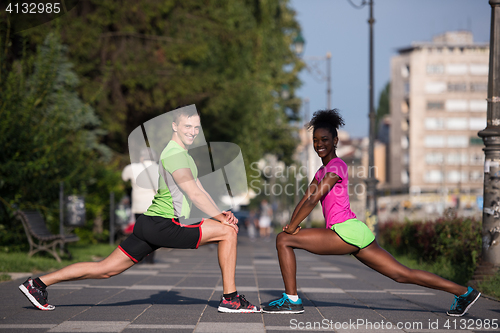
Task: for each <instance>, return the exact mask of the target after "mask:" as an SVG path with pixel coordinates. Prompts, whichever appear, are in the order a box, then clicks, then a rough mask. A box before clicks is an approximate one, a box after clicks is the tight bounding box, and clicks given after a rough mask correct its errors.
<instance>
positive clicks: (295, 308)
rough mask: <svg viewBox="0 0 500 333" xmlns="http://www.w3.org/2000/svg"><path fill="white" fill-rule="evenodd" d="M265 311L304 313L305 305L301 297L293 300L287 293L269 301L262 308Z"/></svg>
mask: <svg viewBox="0 0 500 333" xmlns="http://www.w3.org/2000/svg"><path fill="white" fill-rule="evenodd" d="M262 312H264V313H303V312H304V306H303V305H302V300H301V299H300V298H299V299H298V300H297V301H296V302H294V301H292V300H291V299H290V298H289V297H288V296H287V295H286V294H285V293H283V297H281V298H280V299H277V300H274V301H271V302H269V304H267V305H266V306H264V307H263V308H262Z"/></svg>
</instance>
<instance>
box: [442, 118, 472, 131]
mask: <svg viewBox="0 0 500 333" xmlns="http://www.w3.org/2000/svg"><path fill="white" fill-rule="evenodd" d="M468 125H469V124H468V122H467V118H448V119H446V128H447V129H450V130H464V129H467V127H468Z"/></svg>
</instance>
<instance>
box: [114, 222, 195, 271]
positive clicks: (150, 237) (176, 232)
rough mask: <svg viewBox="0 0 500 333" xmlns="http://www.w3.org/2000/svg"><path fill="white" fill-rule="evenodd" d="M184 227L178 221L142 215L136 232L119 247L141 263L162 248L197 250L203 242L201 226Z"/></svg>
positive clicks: (190, 225)
mask: <svg viewBox="0 0 500 333" xmlns="http://www.w3.org/2000/svg"><path fill="white" fill-rule="evenodd" d="M203 222H204V220H203V219H202V220H201V221H200V222H198V223H194V224H189V225H183V224H181V223H179V220H178V219H167V218H164V217H161V216H148V215H141V216H139V218H138V219H137V221H136V222H135V226H134V232H133V233H132V234H131V235H130V236H129V237H128V238H127V239H125V240H124V241H123V242H122V243H121V244H120V245H119V246H118V247H119V248H120V250H122V251H123V253H125V254H126V255H127V256H128V257H129V258H130V259H132V260H133V261H134V262H139V261H141V260H142V259H144V257H146V256H147V255H148V254H150V253H151V252H153V251H155V250H156V249H158V248H160V247H169V248H175V249H197V248H198V246H199V245H200V241H201V225H202V224H203Z"/></svg>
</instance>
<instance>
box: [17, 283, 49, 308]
mask: <svg viewBox="0 0 500 333" xmlns="http://www.w3.org/2000/svg"><path fill="white" fill-rule="evenodd" d="M19 290H21V292H22V293H23V294H24V296H26V297H27V298H28V299H29V300H30V301H31V303H33V305H34V306H36V307H37V308H39V309H40V310H44V311H51V310H54V309H55V308H56V307H55V306H53V305H50V304H49V302H48V300H47V296H48V293H47V290H45V289H42V288H38V287H37V286H35V284H34V283H33V279H32V278H28V279H27V280H26V281H24V283H23V284H21V285H20V286H19Z"/></svg>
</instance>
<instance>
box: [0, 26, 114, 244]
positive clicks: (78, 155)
mask: <svg viewBox="0 0 500 333" xmlns="http://www.w3.org/2000/svg"><path fill="white" fill-rule="evenodd" d="M2 40H3V41H4V42H5V41H6V46H7V48H6V50H7V51H6V53H4V54H2V56H1V57H0V68H1V69H2V76H1V77H0V119H1V120H0V133H2V135H1V136H0V147H2V154H0V199H2V200H1V202H0V206H1V208H0V240H1V242H2V245H4V246H5V245H9V246H10V247H11V250H22V249H25V248H26V244H27V241H26V236H25V235H24V231H23V229H22V226H21V224H20V223H19V222H18V221H17V220H15V219H13V218H12V211H13V210H14V209H38V210H40V211H41V212H42V213H43V214H44V215H45V216H46V221H47V223H48V225H49V227H51V228H52V230H53V231H55V232H58V228H57V226H58V224H59V220H58V218H57V217H58V198H59V183H60V182H64V183H65V187H66V189H69V191H68V190H66V193H67V194H68V193H69V192H78V193H80V194H88V193H89V190H90V193H95V196H92V195H90V196H88V202H89V208H90V214H89V215H90V216H89V217H90V218H92V217H93V216H94V215H96V212H94V211H97V213H99V210H101V211H102V210H103V206H104V205H106V203H107V200H104V201H103V200H102V199H103V198H102V197H101V192H99V191H102V190H105V189H106V188H110V187H112V185H111V183H113V185H114V184H116V179H117V178H118V177H119V175H114V177H110V174H112V173H113V171H110V170H108V169H107V168H108V167H107V166H106V165H105V164H104V163H105V161H106V160H109V158H110V156H111V152H110V150H109V149H108V148H107V147H106V146H104V145H102V144H100V143H99V138H100V136H101V135H102V134H104V132H103V131H102V129H100V127H99V125H100V121H99V120H98V118H97V116H96V115H95V113H94V110H93V109H92V108H91V107H90V106H89V105H88V104H85V103H84V102H83V101H82V100H81V99H80V98H79V97H78V94H77V92H76V88H77V86H78V84H79V81H78V78H77V76H76V74H75V72H74V71H73V70H72V64H71V63H70V62H69V61H68V59H67V57H66V48H65V47H64V46H63V45H62V44H61V43H60V41H59V38H58V37H57V36H56V35H54V34H49V35H47V37H46V38H45V41H44V42H43V44H42V45H40V46H39V47H38V48H37V51H36V53H35V54H32V55H30V54H29V52H27V51H26V49H25V48H24V49H23V52H22V54H21V55H20V56H19V57H18V58H16V57H15V56H16V54H14V53H15V50H13V49H12V48H11V47H10V46H11V43H10V40H8V39H5V38H3V39H2ZM12 59H13V60H12ZM89 166H90V167H89ZM102 173H107V175H105V177H101V175H100V174H102ZM114 186H115V187H116V185H114ZM108 193H109V192H108ZM95 202H99V204H98V205H100V206H99V208H96V207H93V206H92V205H93V203H95Z"/></svg>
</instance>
